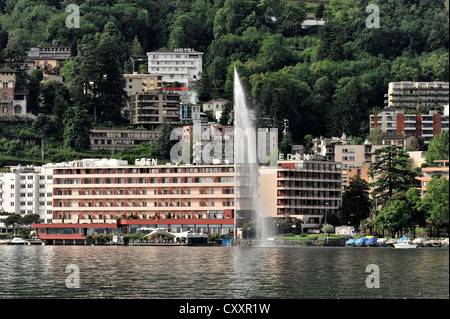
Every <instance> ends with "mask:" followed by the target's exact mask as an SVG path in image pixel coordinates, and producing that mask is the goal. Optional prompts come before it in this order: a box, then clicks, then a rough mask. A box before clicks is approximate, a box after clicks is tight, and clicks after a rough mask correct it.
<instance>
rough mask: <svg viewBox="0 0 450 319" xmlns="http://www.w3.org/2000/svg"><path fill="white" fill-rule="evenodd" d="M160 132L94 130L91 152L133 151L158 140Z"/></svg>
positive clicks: (91, 137)
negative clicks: (143, 144) (141, 145)
mask: <svg viewBox="0 0 450 319" xmlns="http://www.w3.org/2000/svg"><path fill="white" fill-rule="evenodd" d="M158 135H159V131H158V130H153V131H150V130H144V129H92V130H91V136H90V139H91V151H97V150H111V151H120V150H123V149H132V148H135V147H136V146H139V145H140V144H142V143H151V142H154V141H156V140H157V139H158Z"/></svg>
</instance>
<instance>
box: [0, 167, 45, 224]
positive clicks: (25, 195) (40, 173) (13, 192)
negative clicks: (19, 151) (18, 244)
mask: <svg viewBox="0 0 450 319" xmlns="http://www.w3.org/2000/svg"><path fill="white" fill-rule="evenodd" d="M0 212H6V213H15V214H20V215H21V216H25V215H27V214H39V216H40V221H41V223H51V222H52V220H53V168H52V166H51V165H44V166H36V167H35V166H13V167H9V168H8V169H7V170H6V171H3V172H0ZM0 228H2V225H0Z"/></svg>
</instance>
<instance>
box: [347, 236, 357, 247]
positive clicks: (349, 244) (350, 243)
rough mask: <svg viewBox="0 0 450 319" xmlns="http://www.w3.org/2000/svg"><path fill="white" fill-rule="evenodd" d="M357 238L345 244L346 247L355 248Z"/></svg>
mask: <svg viewBox="0 0 450 319" xmlns="http://www.w3.org/2000/svg"><path fill="white" fill-rule="evenodd" d="M355 241H356V239H355V238H351V239H349V240H347V241H346V242H345V246H355Z"/></svg>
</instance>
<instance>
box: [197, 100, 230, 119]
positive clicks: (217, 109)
mask: <svg viewBox="0 0 450 319" xmlns="http://www.w3.org/2000/svg"><path fill="white" fill-rule="evenodd" d="M227 102H228V100H226V99H212V100H210V101H208V102H205V103H203V112H206V111H211V112H212V114H213V115H214V117H215V118H216V120H218V121H219V120H220V118H221V117H222V111H223V108H224V106H225V104H226V103H227Z"/></svg>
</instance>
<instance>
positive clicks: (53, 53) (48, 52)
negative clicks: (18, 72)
mask: <svg viewBox="0 0 450 319" xmlns="http://www.w3.org/2000/svg"><path fill="white" fill-rule="evenodd" d="M69 59H70V47H67V46H40V45H39V46H37V47H33V48H30V49H29V50H28V51H27V60H29V61H32V62H33V63H32V66H33V68H34V69H41V70H42V71H43V75H44V77H46V78H47V77H49V76H59V75H60V74H59V71H60V68H61V62H63V61H68V60H69Z"/></svg>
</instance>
